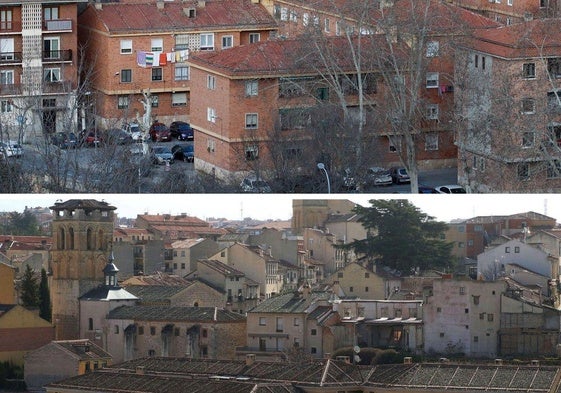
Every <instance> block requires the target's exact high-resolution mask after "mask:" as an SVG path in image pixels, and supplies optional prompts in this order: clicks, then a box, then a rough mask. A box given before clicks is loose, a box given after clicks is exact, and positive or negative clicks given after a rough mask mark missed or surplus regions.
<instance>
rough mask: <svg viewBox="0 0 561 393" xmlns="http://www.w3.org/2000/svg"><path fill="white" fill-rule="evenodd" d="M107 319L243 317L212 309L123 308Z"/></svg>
mask: <svg viewBox="0 0 561 393" xmlns="http://www.w3.org/2000/svg"><path fill="white" fill-rule="evenodd" d="M107 318H108V319H133V320H137V321H169V322H176V321H189V322H193V321H198V322H213V321H216V322H241V321H245V317H244V316H243V315H240V314H237V313H234V312H231V311H227V310H221V309H216V308H214V307H159V306H130V307H128V306H123V307H119V308H116V309H114V310H112V311H111V312H109V315H108V316H107Z"/></svg>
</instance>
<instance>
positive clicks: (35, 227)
mask: <svg viewBox="0 0 561 393" xmlns="http://www.w3.org/2000/svg"><path fill="white" fill-rule="evenodd" d="M8 220H9V223H8V231H9V233H10V234H12V235H27V236H33V235H39V234H40V231H39V223H38V222H37V217H35V216H34V215H33V213H31V211H29V210H27V209H26V210H25V211H24V212H23V213H19V212H11V213H10V215H9V218H8Z"/></svg>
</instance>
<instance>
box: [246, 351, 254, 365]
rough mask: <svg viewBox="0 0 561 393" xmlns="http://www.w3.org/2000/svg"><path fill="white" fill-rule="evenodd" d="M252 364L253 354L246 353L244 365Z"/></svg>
mask: <svg viewBox="0 0 561 393" xmlns="http://www.w3.org/2000/svg"><path fill="white" fill-rule="evenodd" d="M253 363H255V354H253V353H248V354H247V355H245V365H246V366H252V365H253Z"/></svg>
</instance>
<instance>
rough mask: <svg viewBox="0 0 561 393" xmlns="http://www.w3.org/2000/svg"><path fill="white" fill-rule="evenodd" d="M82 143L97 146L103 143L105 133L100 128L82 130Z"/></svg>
mask: <svg viewBox="0 0 561 393" xmlns="http://www.w3.org/2000/svg"><path fill="white" fill-rule="evenodd" d="M80 140H81V144H82V145H86V146H90V147H91V146H94V147H97V146H99V145H101V144H102V143H103V135H102V133H101V131H99V130H90V131H82V136H81V138H80Z"/></svg>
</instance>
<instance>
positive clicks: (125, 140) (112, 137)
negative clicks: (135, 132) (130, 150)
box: [105, 128, 132, 145]
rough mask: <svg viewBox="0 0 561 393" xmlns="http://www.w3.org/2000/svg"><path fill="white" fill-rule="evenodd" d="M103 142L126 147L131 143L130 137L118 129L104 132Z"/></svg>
mask: <svg viewBox="0 0 561 393" xmlns="http://www.w3.org/2000/svg"><path fill="white" fill-rule="evenodd" d="M105 142H106V143H108V144H111V145H126V144H129V143H132V136H130V135H129V133H127V132H126V131H125V130H123V129H120V128H110V129H108V130H107V131H106V132H105Z"/></svg>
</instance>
